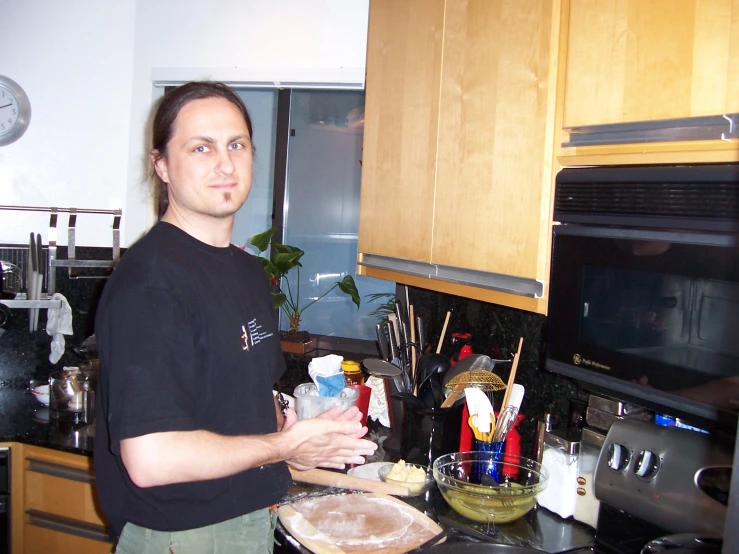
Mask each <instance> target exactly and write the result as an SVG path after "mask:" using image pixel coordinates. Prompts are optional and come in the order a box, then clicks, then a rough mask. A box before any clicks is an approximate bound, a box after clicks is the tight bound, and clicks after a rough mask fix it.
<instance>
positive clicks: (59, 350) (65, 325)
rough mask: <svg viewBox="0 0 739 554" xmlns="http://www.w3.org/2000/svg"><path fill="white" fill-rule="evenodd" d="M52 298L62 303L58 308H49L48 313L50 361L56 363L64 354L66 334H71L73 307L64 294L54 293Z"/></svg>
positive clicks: (47, 331)
mask: <svg viewBox="0 0 739 554" xmlns="http://www.w3.org/2000/svg"><path fill="white" fill-rule="evenodd" d="M51 300H59V301H61V303H62V305H61V306H60V307H58V308H49V310H48V313H47V314H46V333H47V334H49V335H50V336H51V353H50V354H49V361H50V362H51V363H52V364H55V363H57V362H58V361H59V359H60V358H61V357H62V354H64V345H65V341H64V335H71V334H72V333H73V331H72V308H71V307H70V306H69V302H67V299H66V298H65V297H64V295H63V294H59V293H58V292H57V293H54V296H52V297H51Z"/></svg>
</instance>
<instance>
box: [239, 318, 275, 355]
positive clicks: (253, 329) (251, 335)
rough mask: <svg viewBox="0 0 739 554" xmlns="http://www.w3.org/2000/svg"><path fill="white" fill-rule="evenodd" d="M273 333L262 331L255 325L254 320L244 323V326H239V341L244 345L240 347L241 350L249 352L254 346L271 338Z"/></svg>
mask: <svg viewBox="0 0 739 554" xmlns="http://www.w3.org/2000/svg"><path fill="white" fill-rule="evenodd" d="M273 334H274V333H272V332H271V331H263V330H262V325H260V324H258V323H257V320H256V318H255V319H252V320H251V321H247V322H246V326H244V325H242V326H241V340H243V341H244V344H243V345H242V346H241V349H242V350H246V351H249V348H251V347H252V346H254V345H257V344H259V343H260V342H262V341H263V340H264V339H267V338H269V337H271V336H272V335H273Z"/></svg>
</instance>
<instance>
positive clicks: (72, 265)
mask: <svg viewBox="0 0 739 554" xmlns="http://www.w3.org/2000/svg"><path fill="white" fill-rule="evenodd" d="M0 210H10V211H22V212H47V213H49V214H50V215H49V235H48V242H49V245H48V249H47V257H48V264H47V267H48V268H49V274H48V278H47V286H46V297H44V298H41V299H38V300H27V299H18V300H0V303H2V304H4V305H6V306H7V307H8V308H59V307H60V306H61V302H60V301H59V300H50V298H51V296H53V295H54V293H55V292H56V275H55V273H56V272H55V269H56V268H57V267H66V268H67V271H68V273H69V277H70V279H81V278H93V279H95V278H97V279H100V278H105V276H94V277H87V276H84V277H82V276H79V275H78V273H77V269H78V268H95V267H97V268H103V269H108V268H110V267H111V266H112V264H113V263H114V262H115V261H116V260H117V259H118V258H119V257H120V249H121V247H120V225H121V217H122V216H123V211H122V210H120V209H116V210H103V209H89V208H55V207H42V206H4V205H0ZM61 213H68V214H69V221H68V224H67V259H65V260H60V259H59V258H58V255H57V223H58V217H59V214H61ZM80 214H98V215H112V216H113V222H112V225H111V227H112V247H113V252H112V256H111V259H110V260H78V259H77V258H76V241H75V234H76V225H77V216H78V215H80ZM24 274H25V273H24Z"/></svg>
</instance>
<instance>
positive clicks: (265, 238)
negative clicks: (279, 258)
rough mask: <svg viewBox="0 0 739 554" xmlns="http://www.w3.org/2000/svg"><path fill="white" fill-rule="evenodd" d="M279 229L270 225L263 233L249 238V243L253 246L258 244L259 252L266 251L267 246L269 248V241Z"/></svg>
mask: <svg viewBox="0 0 739 554" xmlns="http://www.w3.org/2000/svg"><path fill="white" fill-rule="evenodd" d="M277 231H279V229H278V228H277V227H270V228H269V229H267V230H266V231H264V232H263V233H259V234H258V235H254V236H253V237H252V238H251V239H249V244H251V245H252V246H256V247H257V249H258V250H259V252H264V251H265V250H267V248H269V243H270V241H271V240H272V237H273V236H274V234H275V233H276V232H277Z"/></svg>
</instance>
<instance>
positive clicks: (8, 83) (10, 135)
mask: <svg viewBox="0 0 739 554" xmlns="http://www.w3.org/2000/svg"><path fill="white" fill-rule="evenodd" d="M30 122H31V101H30V100H29V99H28V95H27V94H26V93H25V91H24V90H23V89H22V88H21V86H20V85H19V84H18V83H16V82H15V81H13V79H9V78H8V77H5V76H3V75H0V146H6V145H8V144H10V143H12V142H15V141H16V140H18V139H19V138H21V136H23V133H25V132H26V129H28V124H29V123H30Z"/></svg>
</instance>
